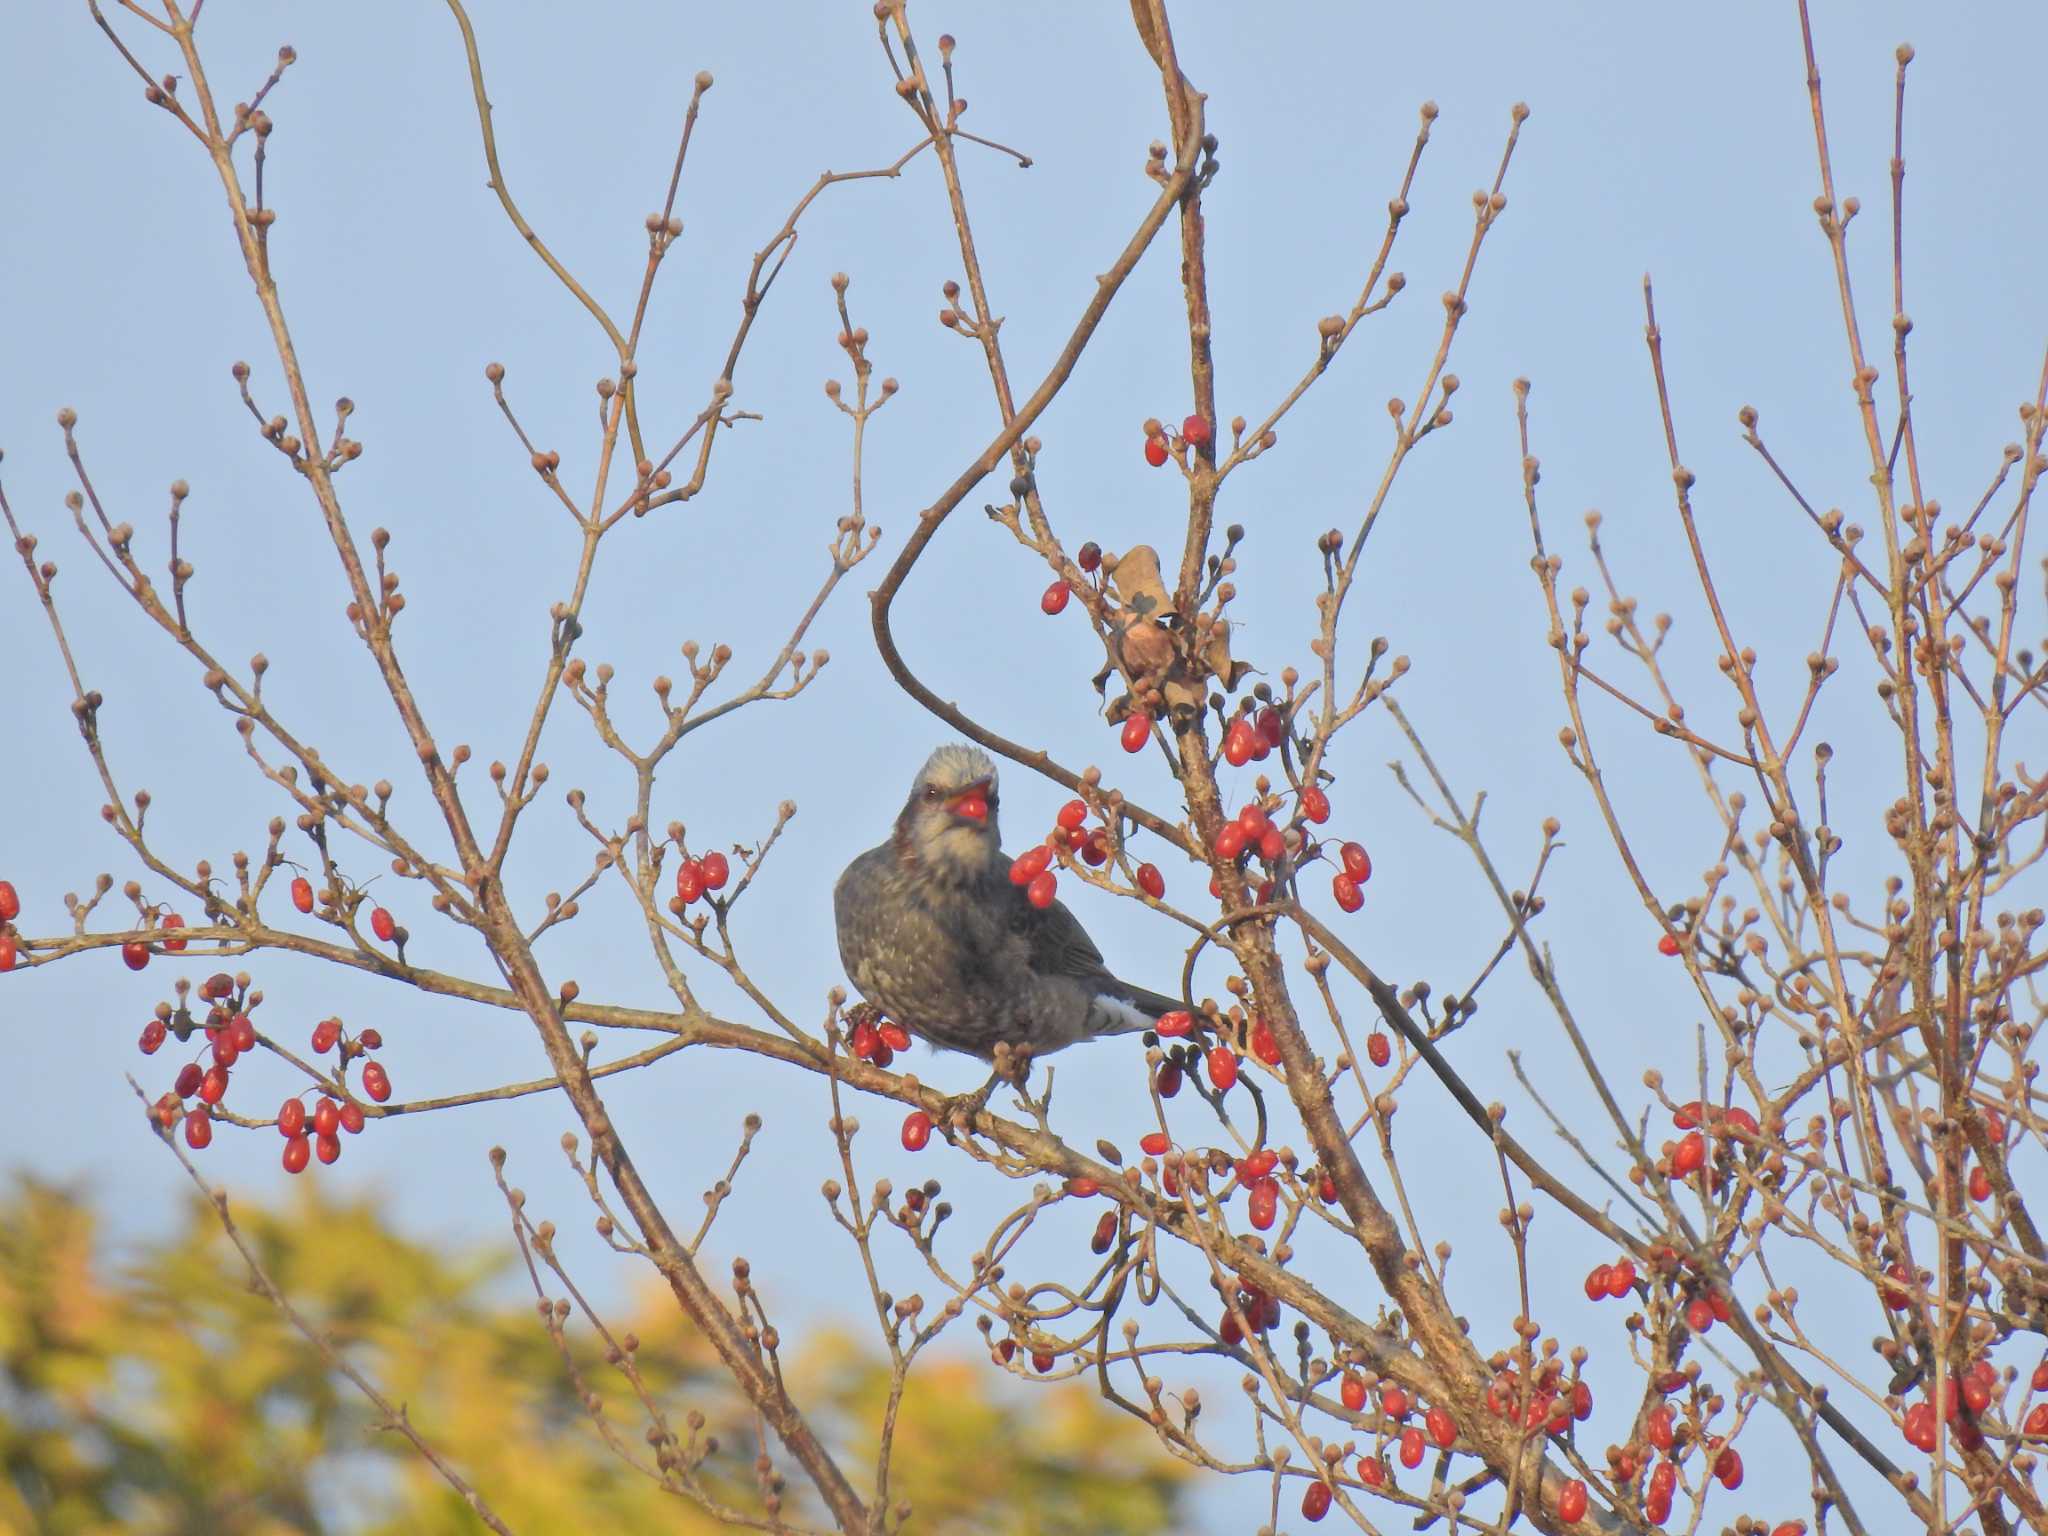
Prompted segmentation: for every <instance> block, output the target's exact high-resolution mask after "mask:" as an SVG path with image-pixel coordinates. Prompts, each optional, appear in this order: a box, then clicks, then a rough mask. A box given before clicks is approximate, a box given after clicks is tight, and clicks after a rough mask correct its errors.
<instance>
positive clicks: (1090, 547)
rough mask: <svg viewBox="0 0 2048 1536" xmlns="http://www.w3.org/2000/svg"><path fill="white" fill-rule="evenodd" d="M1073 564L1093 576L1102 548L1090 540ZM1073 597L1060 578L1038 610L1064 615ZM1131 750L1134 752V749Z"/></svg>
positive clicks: (1100, 560) (1049, 590)
mask: <svg viewBox="0 0 2048 1536" xmlns="http://www.w3.org/2000/svg"><path fill="white" fill-rule="evenodd" d="M1074 564H1076V565H1078V566H1079V567H1081V569H1082V570H1084V571H1086V572H1087V573H1088V574H1090V575H1091V576H1092V575H1094V574H1095V572H1096V571H1098V570H1100V569H1101V568H1102V546H1101V545H1100V544H1097V543H1096V542H1095V541H1094V540H1093V539H1090V540H1089V541H1088V542H1087V543H1086V544H1083V545H1082V546H1081V547H1080V549H1078V550H1077V551H1075V553H1074ZM1073 595H1074V589H1073V588H1072V587H1071V586H1069V585H1068V584H1067V579H1066V578H1065V577H1064V576H1062V577H1061V578H1060V579H1059V580H1058V581H1055V582H1054V583H1053V584H1052V585H1051V586H1049V587H1047V588H1046V589H1045V593H1044V595H1043V596H1042V597H1040V598H1039V599H1038V606H1039V609H1040V610H1041V611H1042V612H1045V613H1048V614H1061V613H1065V612H1066V611H1067V599H1068V598H1070V597H1072V596H1073ZM1143 745H1144V743H1143V742H1140V743H1139V746H1143ZM1132 750H1134V751H1135V750H1136V748H1133V749H1132Z"/></svg>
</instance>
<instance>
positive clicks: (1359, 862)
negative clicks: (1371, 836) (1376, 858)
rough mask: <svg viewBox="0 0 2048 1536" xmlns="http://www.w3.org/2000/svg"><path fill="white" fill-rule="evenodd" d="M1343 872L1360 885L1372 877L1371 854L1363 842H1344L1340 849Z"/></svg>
mask: <svg viewBox="0 0 2048 1536" xmlns="http://www.w3.org/2000/svg"><path fill="white" fill-rule="evenodd" d="M1342 854H1343V858H1344V873H1345V874H1347V875H1349V876H1350V877H1351V878H1352V879H1354V880H1356V881H1357V882H1358V883H1359V884H1360V885H1363V884H1365V882H1366V881H1368V880H1370V879H1371V878H1372V856H1371V855H1370V854H1368V853H1367V852H1366V851H1365V844H1363V843H1346V844H1345V845H1344V847H1343V849H1342Z"/></svg>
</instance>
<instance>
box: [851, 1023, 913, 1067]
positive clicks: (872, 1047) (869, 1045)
mask: <svg viewBox="0 0 2048 1536" xmlns="http://www.w3.org/2000/svg"><path fill="white" fill-rule="evenodd" d="M846 1045H847V1049H848V1050H850V1051H852V1052H853V1054H854V1055H856V1056H858V1057H859V1058H860V1059H861V1060H862V1061H865V1062H867V1063H868V1064H869V1065H871V1066H877V1067H886V1066H888V1065H889V1063H890V1062H892V1061H894V1060H895V1059H896V1053H897V1052H898V1051H907V1050H909V1049H910V1031H909V1030H907V1029H905V1028H904V1027H903V1026H902V1025H901V1024H898V1023H897V1022H896V1021H895V1020H894V1019H872V1018H868V1017H867V1016H865V1014H863V1016H862V1017H861V1018H860V1020H859V1021H858V1022H856V1023H855V1024H854V1026H853V1033H852V1034H851V1035H849V1036H848V1037H847V1040H846Z"/></svg>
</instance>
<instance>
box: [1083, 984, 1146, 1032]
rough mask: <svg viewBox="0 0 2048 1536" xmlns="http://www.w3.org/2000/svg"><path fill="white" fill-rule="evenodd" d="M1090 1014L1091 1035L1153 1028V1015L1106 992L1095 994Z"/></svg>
mask: <svg viewBox="0 0 2048 1536" xmlns="http://www.w3.org/2000/svg"><path fill="white" fill-rule="evenodd" d="M1089 1012H1090V1013H1091V1014H1092V1015H1093V1017H1092V1018H1090V1019H1089V1021H1088V1025H1089V1030H1090V1033H1093V1034H1098V1035H1104V1034H1111V1033H1121V1032H1123V1031H1125V1030H1130V1031H1136V1030H1141V1029H1150V1028H1151V1027H1152V1015H1151V1014H1149V1013H1146V1012H1145V1011H1144V1010H1143V1009H1141V1008H1137V1007H1134V1006H1133V1005H1131V1004H1130V1003H1127V1002H1125V1001H1124V1000H1123V999H1122V998H1120V997H1111V996H1109V995H1108V994H1107V993H1104V992H1098V993H1096V994H1095V1001H1094V1003H1093V1005H1092V1006H1091V1007H1090V1008H1089Z"/></svg>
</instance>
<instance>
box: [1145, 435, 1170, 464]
mask: <svg viewBox="0 0 2048 1536" xmlns="http://www.w3.org/2000/svg"><path fill="white" fill-rule="evenodd" d="M1145 462H1146V463H1147V464H1150V465H1151V466H1152V467H1153V468H1154V469H1157V468H1158V467H1159V466H1160V465H1162V464H1164V463H1165V462H1166V439H1165V438H1163V437H1148V438H1146V439H1145Z"/></svg>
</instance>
